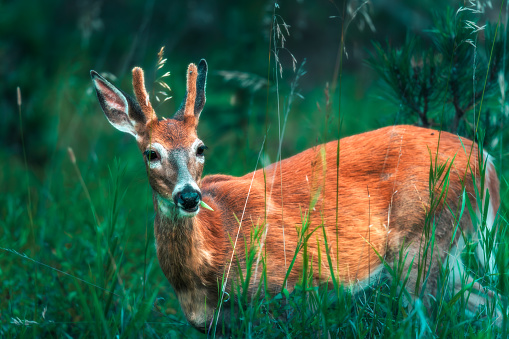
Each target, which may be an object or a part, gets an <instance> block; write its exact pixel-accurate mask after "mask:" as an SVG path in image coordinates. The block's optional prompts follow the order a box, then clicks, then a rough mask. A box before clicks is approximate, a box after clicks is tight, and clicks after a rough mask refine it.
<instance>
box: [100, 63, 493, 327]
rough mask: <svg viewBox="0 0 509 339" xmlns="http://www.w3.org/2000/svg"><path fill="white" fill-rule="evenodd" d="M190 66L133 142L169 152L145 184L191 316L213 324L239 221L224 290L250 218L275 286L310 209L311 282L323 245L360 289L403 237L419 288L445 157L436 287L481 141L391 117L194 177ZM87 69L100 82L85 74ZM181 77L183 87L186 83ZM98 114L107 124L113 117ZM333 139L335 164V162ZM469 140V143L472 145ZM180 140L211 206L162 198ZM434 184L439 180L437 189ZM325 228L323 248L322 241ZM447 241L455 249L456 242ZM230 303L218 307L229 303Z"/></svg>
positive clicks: (171, 277)
mask: <svg viewBox="0 0 509 339" xmlns="http://www.w3.org/2000/svg"><path fill="white" fill-rule="evenodd" d="M203 63H204V61H203ZM196 69H197V68H196V66H194V65H192V66H190V67H189V69H188V93H187V95H186V99H185V100H184V102H183V104H182V106H181V109H180V110H179V112H177V114H176V115H175V117H174V119H166V120H150V119H146V121H148V123H147V124H146V128H145V129H143V130H139V132H138V134H137V140H138V146H139V148H140V150H141V151H142V152H143V151H145V150H146V149H148V148H149V147H150V145H151V143H158V144H160V145H163V146H164V148H165V149H166V150H167V152H168V156H167V157H166V159H161V161H162V162H161V167H160V168H154V169H151V168H150V167H149V166H148V165H147V172H148V177H149V182H150V185H151V186H152V188H153V190H154V207H155V210H156V218H155V223H154V230H155V237H156V243H157V256H158V259H159V263H160V266H161V269H162V270H163V272H164V274H165V275H166V277H167V278H168V281H169V282H170V283H171V285H172V286H173V289H174V291H175V293H176V295H177V297H178V299H179V302H180V305H181V307H182V310H183V311H184V313H185V315H186V317H187V319H188V320H189V322H190V323H191V324H192V325H193V326H195V327H196V328H199V329H201V330H205V329H206V328H208V327H209V325H210V322H211V320H212V316H213V312H214V307H215V306H216V305H217V303H218V298H219V297H220V295H219V294H218V283H219V282H221V281H222V279H223V277H224V276H225V272H227V271H228V267H229V265H230V258H231V256H232V251H233V246H232V240H234V239H235V238H236V236H237V232H239V221H240V223H241V225H242V227H241V228H240V236H239V241H238V242H237V243H236V244H237V245H236V246H237V247H236V248H235V255H234V256H233V258H234V259H233V268H232V269H231V271H230V275H229V280H228V284H227V286H226V291H227V292H228V293H230V292H231V282H232V281H234V280H237V279H236V274H237V263H240V266H241V268H242V270H243V271H244V275H245V269H246V268H245V264H246V259H245V250H246V249H245V241H244V239H250V234H251V232H252V230H253V228H254V227H255V226H257V225H262V226H263V227H265V231H266V233H265V242H264V249H263V256H264V261H263V262H264V264H265V267H264V268H263V269H265V270H266V276H267V284H268V285H267V286H266V288H267V289H268V290H269V291H270V292H274V293H277V292H279V291H280V290H281V288H282V284H283V280H284V277H285V274H286V272H287V269H288V265H289V262H290V261H291V259H292V256H293V254H294V252H295V249H296V246H297V241H298V234H297V229H299V228H301V227H302V223H303V220H304V219H305V218H306V216H307V215H309V216H310V225H311V226H310V230H311V231H313V230H314V229H316V228H318V230H317V231H316V232H314V233H313V235H312V237H311V238H310V239H309V241H308V247H307V251H308V256H309V258H312V262H311V264H312V266H313V281H314V282H315V283H316V284H317V283H320V282H328V283H329V284H330V283H331V273H330V272H331V270H330V268H329V264H328V260H327V253H328V254H329V255H330V257H331V259H332V263H333V271H334V275H335V277H336V278H338V279H339V280H340V281H341V282H342V283H344V284H348V285H351V286H356V284H359V285H358V286H360V287H364V286H366V285H367V284H369V283H370V282H371V283H372V281H371V280H375V279H371V278H373V277H377V276H378V274H379V272H380V271H381V265H382V263H381V260H380V257H381V258H384V259H385V260H386V261H387V262H388V263H392V262H393V260H394V259H395V258H396V256H397V254H398V251H399V250H400V248H401V246H405V247H406V251H407V252H408V257H407V260H406V266H407V267H408V265H410V263H411V262H412V260H413V266H414V267H413V269H412V271H411V273H410V276H409V280H408V283H407V288H408V291H409V292H410V293H411V294H413V293H415V292H419V290H417V291H416V289H415V284H416V280H417V269H416V265H417V262H418V256H419V253H422V251H423V247H422V246H421V241H420V239H421V236H422V234H423V228H424V227H425V217H426V214H427V213H429V211H430V192H429V177H430V165H431V162H433V165H434V164H435V162H436V161H438V163H439V164H444V163H447V164H449V165H450V164H452V166H451V171H450V178H449V182H448V192H447V195H446V196H445V197H444V200H443V201H442V202H441V204H440V205H439V207H438V209H437V210H435V211H433V213H434V217H435V223H436V232H435V245H436V246H435V248H434V250H433V257H432V258H431V256H429V257H428V267H429V270H430V274H429V277H428V280H427V287H426V288H427V291H430V292H429V293H433V292H434V291H436V289H437V278H438V275H439V263H441V262H445V260H446V259H447V256H448V255H451V256H454V255H455V257H454V258H453V257H451V259H454V260H456V261H455V262H457V259H458V258H459V255H458V253H459V252H458V251H460V250H461V249H462V248H463V247H462V246H463V245H464V242H463V240H462V239H461V241H460V234H461V233H463V234H465V235H467V236H468V235H473V234H474V233H475V232H474V230H473V227H472V222H471V220H470V217H469V215H468V213H465V214H464V215H463V218H462V219H461V221H460V230H461V231H460V232H457V233H456V236H455V238H454V239H453V240H452V245H451V246H450V243H451V238H452V237H453V231H454V228H455V225H456V221H455V218H454V216H453V215H452V214H451V212H450V211H454V212H455V213H456V212H458V211H459V210H460V207H461V199H462V197H463V196H466V197H467V198H468V199H470V202H471V203H472V205H473V206H476V201H475V193H474V183H473V180H472V174H473V175H474V177H475V178H476V180H477V182H479V168H478V159H477V154H478V151H477V146H476V145H475V144H473V143H472V141H470V140H467V139H462V138H459V137H458V136H456V135H453V134H450V133H446V132H442V133H439V132H437V131H433V130H429V129H424V128H418V127H413V126H393V127H386V128H381V129H378V130H376V131H372V132H368V133H363V134H359V135H355V136H351V137H346V138H343V139H341V141H340V143H339V144H338V142H337V141H332V142H329V143H327V144H325V145H321V146H317V147H314V148H310V149H308V150H306V151H304V152H301V153H299V154H297V155H295V156H293V157H291V158H288V159H285V160H283V161H281V162H280V163H276V164H273V165H271V166H269V167H267V168H265V169H263V170H258V171H256V172H254V173H249V174H246V175H244V176H242V177H232V176H228V175H210V176H206V177H204V178H201V176H202V172H203V165H204V164H203V161H198V160H197V158H196V155H195V149H194V147H192V145H193V144H195V145H196V142H197V140H198V137H197V135H196V126H197V123H198V118H199V114H200V112H201V107H203V103H204V90H205V87H204V86H205V85H204V83H203V82H204V79H205V78H204V75H203V72H206V64H202V63H200V65H199V67H198V73H199V72H200V69H201V70H202V71H201V72H202V73H199V74H198V75H196V73H194V74H191V73H189V72H196ZM196 76H198V80H196ZM93 79H94V81H100V79H99V78H97V77H96V78H94V76H93ZM189 79H191V80H189ZM193 81H197V82H198V86H197V88H194V87H193V86H194V83H193ZM200 81H201V82H200ZM202 83H203V84H202ZM108 84H109V83H108ZM109 85H110V84H109ZM101 86H103V85H100V86H99V89H98V96H99V99H100V101H101V100H103V101H101V105H102V106H103V110H105V109H106V110H107V109H108V107H107V103H106V104H103V102H104V98H101V97H100V96H101V93H99V91H100V90H102V87H101ZM97 87H98V86H97V85H96V88H97ZM190 87H191V89H192V90H189V88H190ZM202 92H203V93H202ZM195 95H198V96H199V95H202V96H203V98H202V99H201V100H199V101H200V105H199V109H197V107H198V105H195V104H194V96H195ZM190 100H192V101H193V103H191V101H190ZM105 105H106V108H105ZM193 107H195V109H194V112H193V109H192V108H193ZM105 113H106V115H107V117H108V119H109V120H110V122H112V120H113V122H112V124H113V125H114V126H115V121H117V120H115V115H114V114H112V112H107V111H105ZM110 117H113V118H110ZM118 121H123V120H121V119H118ZM460 140H461V141H460ZM438 145H439V147H438V149H437V146H438ZM338 147H339V153H340V159H339V170H338V168H337V165H336V164H337V153H338ZM471 147H473V151H472V152H471V153H470V148H471ZM177 150H178V151H181V152H187V153H185V154H188V156H189V158H188V160H187V168H186V169H185V170H186V171H188V173H189V174H190V176H191V177H192V178H193V179H194V181H195V182H196V185H197V186H198V187H199V189H200V190H201V194H202V199H203V201H204V202H205V203H206V204H207V205H208V206H210V207H211V208H212V209H213V211H211V210H208V209H205V208H201V209H200V210H199V212H198V213H197V214H196V215H195V216H194V217H193V216H183V215H182V214H180V213H179V211H178V208H177V207H176V206H175V205H172V203H171V201H172V199H171V197H172V194H173V193H174V192H173V190H174V188H175V185H176V183H177V182H178V180H179V178H178V173H179V170H182V169H179V168H175V166H174V165H175V162H172V161H170V160H169V158H170V155H171V154H172V152H175V151H177ZM437 154H438V156H437V158H435V155H437ZM469 154H471V156H470V157H469ZM145 162H146V159H145ZM486 176H487V185H486V187H487V188H488V189H489V190H490V197H491V206H490V210H489V213H490V218H492V219H491V220H494V216H495V214H496V213H497V210H498V206H499V204H500V201H499V195H498V186H499V183H498V178H497V175H496V173H495V170H494V167H493V164H492V163H491V162H489V163H488V168H487V170H486ZM441 189H442V186H440V185H439V187H436V188H435V193H439V192H440V190H441ZM464 190H465V191H464ZM465 193H466V194H465ZM248 196H249V198H247V197H248ZM313 202H314V203H313ZM161 203H163V205H161ZM445 204H447V207H445ZM310 206H311V208H310ZM336 206H337V207H336ZM322 226H323V229H322ZM283 231H284V237H283ZM324 234H325V235H326V237H327V241H328V244H329V248H325V239H324ZM474 238H475V237H474ZM459 242H460V243H459ZM319 246H320V247H321V248H320V250H319V249H318V247H319ZM451 248H452V249H458V248H459V249H458V250H456V252H454V251H452V250H451ZM375 251H376V252H375ZM377 252H378V254H379V255H378V254H377ZM431 259H432V260H431ZM302 260H303V259H302V256H301V255H298V256H297V260H296V262H295V266H294V267H293V269H292V271H291V273H290V275H289V280H288V289H289V290H290V291H291V290H292V289H293V287H294V286H295V284H296V282H297V281H298V279H299V276H300V274H301V272H302V269H303V262H302ZM430 260H431V265H430ZM319 264H321V265H322V267H321V269H319V268H318V265H319ZM261 269H262V268H261V267H259V268H258V270H261ZM403 272H407V269H406V268H405V269H404V270H403ZM254 276H255V275H254V274H253V277H254ZM259 279H260V274H258V275H257V278H256V280H255V279H253V280H252V282H251V285H250V290H249V293H250V294H251V295H252V294H253V293H254V292H255V290H256V288H257V287H258V285H259ZM451 286H452V287H453V288H454V289H455V290H456V291H458V290H459V289H461V285H458V284H457V281H456V284H455V285H451ZM425 299H426V300H425V303H426V304H429V302H430V301H429V299H428V297H427V296H425ZM470 300H471V301H470V302H469V309H470V310H471V311H473V312H475V309H476V307H477V305H478V304H479V303H482V302H483V301H484V299H483V298H481V297H477V298H471V299H470ZM231 303H232V301H230V302H229V303H226V304H225V305H224V307H226V308H228V307H230V304H231ZM205 304H206V305H207V307H205ZM229 312H230V311H228V310H225V311H224V312H223V314H225V315H228V314H229Z"/></svg>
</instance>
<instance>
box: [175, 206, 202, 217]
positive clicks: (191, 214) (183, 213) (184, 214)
mask: <svg viewBox="0 0 509 339" xmlns="http://www.w3.org/2000/svg"><path fill="white" fill-rule="evenodd" d="M177 210H178V214H179V217H181V218H192V217H194V216H195V215H197V214H198V212H200V207H198V209H197V210H196V211H194V212H186V211H184V210H183V209H182V208H177Z"/></svg>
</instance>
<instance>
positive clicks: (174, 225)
mask: <svg viewBox="0 0 509 339" xmlns="http://www.w3.org/2000/svg"><path fill="white" fill-rule="evenodd" d="M154 205H155V207H156V218H155V221H154V233H155V237H156V247H157V256H158V259H159V263H160V265H161V268H162V270H163V272H164V273H165V275H166V277H167V278H168V280H169V281H170V283H171V284H172V285H173V287H174V289H175V291H176V292H177V291H178V290H179V289H183V290H188V289H190V288H198V286H203V284H205V283H207V281H206V279H207V274H204V273H205V272H206V271H207V270H208V269H210V268H211V267H213V266H212V265H211V261H212V260H213V258H215V256H216V255H217V253H215V252H217V251H216V248H217V247H216V246H215V243H216V242H217V239H216V238H217V236H214V232H211V228H214V226H215V225H209V221H208V220H207V221H205V220H201V217H200V215H201V213H202V212H200V214H198V215H196V216H194V217H192V218H185V217H181V216H179V215H178V212H177V211H176V207H175V206H174V205H173V206H170V210H167V209H165V208H160V207H159V206H158V203H157V197H156V194H154ZM166 207H167V206H166ZM171 209H173V210H171ZM198 272H199V273H200V275H199V273H198Z"/></svg>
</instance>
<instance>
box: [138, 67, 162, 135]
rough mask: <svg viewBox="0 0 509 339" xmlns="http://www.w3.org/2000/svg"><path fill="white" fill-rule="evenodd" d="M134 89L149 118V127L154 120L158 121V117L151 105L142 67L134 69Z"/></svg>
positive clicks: (142, 108) (144, 112)
mask: <svg viewBox="0 0 509 339" xmlns="http://www.w3.org/2000/svg"><path fill="white" fill-rule="evenodd" d="M133 88H134V95H135V96H136V100H138V104H139V105H140V107H141V110H142V111H143V114H145V117H146V118H147V123H146V124H147V125H148V124H149V123H150V122H152V121H153V120H157V115H156V113H155V112H154V109H153V108H152V105H151V104H150V100H149V97H148V93H147V90H146V89H145V76H144V75H143V70H142V69H141V68H140V67H134V68H133Z"/></svg>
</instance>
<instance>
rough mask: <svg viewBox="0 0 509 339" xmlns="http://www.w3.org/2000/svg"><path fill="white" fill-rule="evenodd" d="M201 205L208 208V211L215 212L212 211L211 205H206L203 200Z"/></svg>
mask: <svg viewBox="0 0 509 339" xmlns="http://www.w3.org/2000/svg"><path fill="white" fill-rule="evenodd" d="M200 205H201V207H203V208H206V209H208V210H210V211H212V212H214V210H213V209H212V207H210V206H209V205H207V204H206V203H205V201H203V200H201V201H200Z"/></svg>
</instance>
